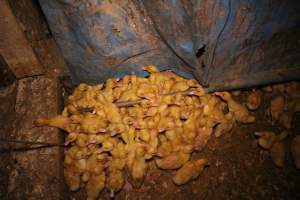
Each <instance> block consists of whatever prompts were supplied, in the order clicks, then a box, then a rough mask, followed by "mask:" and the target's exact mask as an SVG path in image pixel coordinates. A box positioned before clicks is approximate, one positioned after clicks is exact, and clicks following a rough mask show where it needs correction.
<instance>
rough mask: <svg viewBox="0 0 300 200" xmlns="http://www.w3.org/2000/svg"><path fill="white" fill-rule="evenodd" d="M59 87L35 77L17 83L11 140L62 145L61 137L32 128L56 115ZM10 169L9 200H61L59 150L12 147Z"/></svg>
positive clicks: (49, 79)
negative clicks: (39, 120) (39, 121)
mask: <svg viewBox="0 0 300 200" xmlns="http://www.w3.org/2000/svg"><path fill="white" fill-rule="evenodd" d="M58 92H59V83H58V81H57V80H56V79H51V78H46V77H42V76H39V77H34V78H26V79H22V80H20V81H19V82H18V87H17V96H16V104H15V111H16V117H15V121H14V125H13V129H12V133H11V135H10V137H12V138H14V139H17V140H22V141H35V142H47V143H62V133H60V132H59V131H58V129H55V128H50V127H41V128H32V126H33V121H34V120H35V119H36V118H38V117H51V116H55V115H56V114H57V113H58V112H59V100H60V99H59V98H60V95H59V93H58ZM11 148H13V149H14V151H13V152H12V153H11V155H12V158H11V159H12V160H13V163H14V164H13V165H12V169H11V171H10V174H9V185H8V197H9V198H8V199H32V200H33V199H34V200H36V199H51V200H52V199H63V197H62V194H63V190H64V183H63V174H62V172H63V170H62V155H63V149H61V148H60V147H51V148H36V146H32V145H25V146H24V144H17V145H13V146H11Z"/></svg>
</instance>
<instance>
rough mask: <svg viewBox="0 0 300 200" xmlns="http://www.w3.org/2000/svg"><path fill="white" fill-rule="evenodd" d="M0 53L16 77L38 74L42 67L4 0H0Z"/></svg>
mask: <svg viewBox="0 0 300 200" xmlns="http://www.w3.org/2000/svg"><path fill="white" fill-rule="evenodd" d="M0 27H1V28H0V53H1V55H2V56H3V57H4V59H5V61H6V62H7V64H8V65H9V67H10V68H11V70H12V71H13V72H14V74H15V75H16V77H17V78H22V77H27V76H32V75H39V74H43V73H44V68H43V67H42V65H41V64H40V62H39V61H38V59H37V58H36V56H35V54H34V52H33V51H32V48H31V47H30V45H29V43H28V41H27V39H26V37H25V36H24V34H23V31H22V29H21V28H20V26H19V24H18V22H17V20H16V18H15V16H14V15H13V13H12V11H11V9H10V7H9V5H8V3H7V2H6V0H1V1H0Z"/></svg>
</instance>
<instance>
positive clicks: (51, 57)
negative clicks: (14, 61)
mask: <svg viewBox="0 0 300 200" xmlns="http://www.w3.org/2000/svg"><path fill="white" fill-rule="evenodd" d="M7 1H8V3H9V5H10V7H11V9H12V12H13V14H14V15H15V16H16V19H17V21H18V23H19V25H20V26H21V28H22V31H23V33H24V35H25V37H26V38H27V40H28V42H29V44H30V46H31V47H32V49H33V51H34V53H35V55H36V57H37V59H38V60H39V61H40V63H41V65H42V66H43V68H44V69H45V74H47V75H48V76H67V75H69V71H68V68H67V65H66V64H65V61H64V58H63V56H62V54H61V52H60V49H59V48H58V46H57V45H56V42H55V40H54V39H53V37H52V33H51V32H50V30H49V29H48V24H47V22H46V19H45V18H44V15H43V13H42V10H41V8H40V7H39V3H38V1H37V0H7Z"/></svg>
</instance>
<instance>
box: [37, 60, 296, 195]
mask: <svg viewBox="0 0 300 200" xmlns="http://www.w3.org/2000/svg"><path fill="white" fill-rule="evenodd" d="M142 69H143V70H146V71H147V72H148V73H149V76H148V77H147V78H145V77H137V76H136V75H135V74H129V75H126V76H124V77H123V79H120V80H119V79H109V80H107V81H106V82H105V84H99V85H95V86H90V85H87V84H84V83H82V84H80V85H79V86H78V87H77V88H75V90H74V92H73V94H72V95H71V96H69V97H68V103H67V105H66V107H65V108H64V110H63V112H62V114H61V115H59V116H56V117H53V118H51V119H42V118H41V119H38V120H36V122H35V123H36V125H38V126H44V125H47V126H54V127H58V128H60V129H63V130H65V131H66V132H68V135H67V137H66V140H65V141H66V144H65V145H67V146H68V148H67V150H66V151H65V160H64V175H65V180H66V182H67V184H68V186H69V188H70V189H71V190H72V191H75V190H78V189H79V188H81V187H85V189H86V192H87V199H97V198H98V196H99V194H100V192H101V191H102V190H103V189H104V188H106V189H107V190H108V191H110V193H111V196H113V195H114V193H116V192H118V191H120V190H121V189H122V188H123V187H124V185H125V183H126V182H127V181H126V179H128V180H129V179H130V180H132V182H133V183H141V182H142V180H143V178H144V177H145V175H146V174H147V170H148V167H149V166H148V165H149V162H150V161H152V160H154V162H155V164H156V166H157V167H158V168H160V169H165V170H170V169H172V170H177V172H176V174H175V176H174V177H173V182H174V183H175V184H176V185H182V184H185V183H187V182H189V181H190V180H193V179H196V178H197V177H198V176H199V175H200V174H201V172H202V171H203V169H204V168H205V166H206V165H207V160H206V159H205V158H202V159H196V158H192V156H191V154H192V153H193V152H194V151H201V150H202V149H203V147H204V146H205V145H206V143H207V142H208V140H209V138H210V137H211V135H212V134H214V135H215V136H216V137H219V136H221V135H223V134H224V133H227V132H230V131H231V130H232V128H233V127H234V126H235V124H237V123H243V124H244V123H253V122H254V121H255V117H254V116H253V115H252V114H251V112H249V110H256V109H257V108H258V106H259V105H260V102H261V99H260V94H259V92H257V91H255V92H252V93H250V95H249V96H248V98H247V102H246V104H245V105H243V104H240V103H238V102H237V101H235V100H234V98H233V97H232V95H234V93H229V92H215V93H212V94H208V93H206V92H205V90H204V89H203V88H202V87H201V85H199V84H198V83H197V81H195V80H187V79H184V78H183V77H180V76H178V75H176V74H175V73H173V72H171V71H163V72H160V71H159V70H158V69H157V68H156V67H155V66H151V65H150V66H145V67H143V68H142ZM294 106H295V105H294ZM271 109H272V108H271ZM271 112H273V111H271ZM273 113H274V112H273ZM272 116H273V114H272ZM274 116H275V115H274ZM276 116H277V115H276ZM279 118H280V117H278V118H276V120H277V119H278V120H279ZM126 177H128V178H126Z"/></svg>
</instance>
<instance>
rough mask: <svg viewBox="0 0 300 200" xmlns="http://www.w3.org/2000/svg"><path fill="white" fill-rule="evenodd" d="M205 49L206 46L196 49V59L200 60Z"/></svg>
mask: <svg viewBox="0 0 300 200" xmlns="http://www.w3.org/2000/svg"><path fill="white" fill-rule="evenodd" d="M205 48H206V45H203V46H202V47H201V48H199V49H198V51H197V53H196V56H197V58H200V57H201V56H202V55H203V54H204V53H205Z"/></svg>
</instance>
